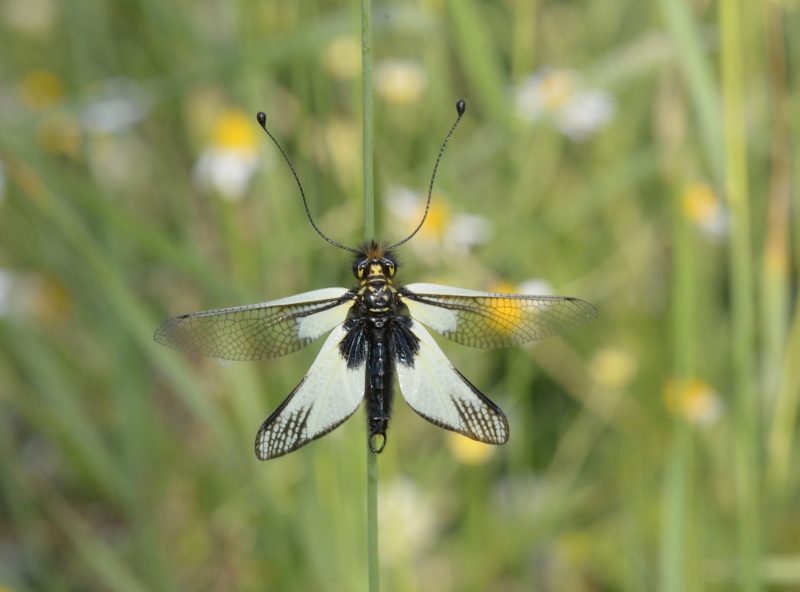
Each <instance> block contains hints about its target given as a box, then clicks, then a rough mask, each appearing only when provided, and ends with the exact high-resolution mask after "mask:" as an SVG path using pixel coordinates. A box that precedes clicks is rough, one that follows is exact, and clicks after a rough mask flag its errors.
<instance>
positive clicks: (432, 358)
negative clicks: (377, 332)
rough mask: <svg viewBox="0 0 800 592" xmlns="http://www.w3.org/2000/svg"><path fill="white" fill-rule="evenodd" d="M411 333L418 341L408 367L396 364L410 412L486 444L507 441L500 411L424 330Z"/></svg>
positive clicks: (414, 327) (415, 327) (419, 328)
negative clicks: (457, 368) (456, 367)
mask: <svg viewBox="0 0 800 592" xmlns="http://www.w3.org/2000/svg"><path fill="white" fill-rule="evenodd" d="M411 331H412V332H413V333H414V335H416V336H417V337H418V338H419V342H420V343H419V352H418V354H417V355H416V356H415V357H414V359H413V363H412V364H397V378H398V380H399V382H400V391H401V392H402V394H403V398H404V399H405V400H406V402H407V403H408V404H409V405H410V406H411V408H412V409H414V411H416V412H417V413H419V414H420V415H421V416H422V417H424V418H425V419H427V420H428V421H430V422H431V423H434V424H436V425H438V426H441V427H443V428H446V429H448V430H452V431H454V432H458V433H459V434H463V435H464V436H467V437H469V438H472V439H473V440H478V441H479V442H485V443H487V444H504V443H505V442H506V441H507V440H508V421H507V420H506V416H505V415H504V414H503V412H502V411H501V410H500V408H499V407H498V406H497V405H495V404H494V403H492V402H491V401H490V400H489V399H488V398H487V397H486V396H485V395H483V393H481V392H480V391H479V390H478V389H477V388H475V387H474V386H473V385H472V384H471V383H470V382H469V381H468V380H467V379H466V378H464V376H463V375H462V374H461V373H460V372H459V371H458V370H456V369H455V368H453V366H452V364H450V361H449V360H448V359H447V357H446V356H445V355H444V352H442V350H441V349H440V348H439V346H438V345H436V342H435V341H434V340H433V337H431V334H430V333H428V332H427V331H426V330H425V328H424V327H422V326H421V325H420V324H419V323H417V322H416V321H415V322H413V324H412V326H411Z"/></svg>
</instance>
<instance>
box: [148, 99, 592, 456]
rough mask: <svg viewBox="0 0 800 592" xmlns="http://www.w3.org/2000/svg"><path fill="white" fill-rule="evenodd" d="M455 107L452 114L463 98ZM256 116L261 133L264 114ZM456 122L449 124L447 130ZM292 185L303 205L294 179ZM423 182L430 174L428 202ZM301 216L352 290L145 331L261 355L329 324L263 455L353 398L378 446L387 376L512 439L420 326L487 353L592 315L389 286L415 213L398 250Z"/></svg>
mask: <svg viewBox="0 0 800 592" xmlns="http://www.w3.org/2000/svg"><path fill="white" fill-rule="evenodd" d="M458 111H459V120H460V118H461V115H462V114H463V112H464V102H463V101H459V103H458ZM259 122H261V124H262V127H264V129H265V131H266V126H265V119H264V116H263V114H261V113H260V114H259ZM456 124H458V120H457V121H456ZM454 129H455V125H453V128H452V129H451V130H450V134H452V132H453V130H454ZM267 133H268V134H269V131H267ZM450 134H448V136H447V139H446V140H445V142H444V145H443V146H442V150H441V151H440V153H439V159H441V155H442V153H443V151H444V148H445V146H446V145H447V141H448V140H449V138H450ZM270 137H271V138H272V135H271V134H270ZM272 139H273V141H274V138H272ZM275 143H276V145H278V144H277V142H275ZM278 148H279V149H280V145H278ZM281 152H283V150H282V149H281ZM284 156H286V154H285V153H284ZM439 159H437V161H436V166H435V167H434V177H435V174H436V168H437V167H438V164H439ZM287 162H288V158H287ZM290 166H291V163H290ZM292 171H293V172H294V168H292ZM295 178H297V175H296V174H295ZM298 186H299V187H300V192H301V195H302V196H303V201H304V203H306V200H305V194H304V193H303V190H302V186H301V185H300V182H299V180H298ZM432 188H433V178H432V179H431V185H430V189H429V192H428V204H430V196H431V193H432ZM306 212H307V213H308V216H309V220H311V223H312V225H313V226H314V228H315V230H317V232H318V233H319V234H320V235H321V236H322V237H323V238H325V239H326V240H327V241H328V242H330V243H332V244H334V245H336V246H339V247H341V248H343V249H346V250H349V251H351V252H353V253H354V254H355V260H354V263H353V274H354V275H355V277H356V279H357V280H358V286H357V287H356V288H353V289H350V290H348V289H346V288H325V289H322V290H315V291H313V292H307V293H304V294H298V295H296V296H291V297H289V298H284V299H282V300H275V301H272V302H264V303H261V304H253V305H249V306H238V307H234V308H226V309H217V310H209V311H204V312H197V313H190V314H186V315H182V316H179V317H175V318H173V319H170V320H169V321H167V322H166V323H164V324H163V325H161V327H159V328H158V329H157V330H156V333H155V336H154V337H155V340H156V341H157V342H158V343H161V344H163V345H167V346H169V347H173V348H176V349H179V350H183V351H188V352H194V353H198V354H202V355H206V356H213V357H218V358H223V359H228V360H260V359H267V358H277V357H280V356H283V355H286V354H288V353H291V352H294V351H297V350H299V349H301V348H303V347H305V346H306V345H308V344H309V343H311V342H312V341H314V340H315V339H317V338H319V337H321V336H322V335H324V334H325V333H327V332H329V331H330V335H329V336H328V338H327V340H326V341H325V343H324V345H323V346H322V350H321V351H320V353H319V355H318V356H317V358H316V360H315V361H314V363H313V364H312V366H311V368H310V369H309V370H308V372H307V373H306V375H305V377H304V378H303V380H302V381H301V382H300V384H298V385H297V387H295V389H294V390H293V391H292V392H291V394H290V395H289V396H288V397H287V398H286V400H285V401H284V402H283V403H282V404H281V405H280V407H278V409H277V410H275V412H274V413H273V414H272V415H270V416H269V417H268V418H267V420H266V421H265V422H264V423H263V424H262V426H261V428H260V429H259V431H258V435H257V436H256V443H255V451H256V456H257V457H258V458H259V459H260V460H267V459H270V458H275V457H277V456H281V455H283V454H286V453H288V452H291V451H293V450H296V449H297V448H299V447H301V446H303V445H304V444H306V443H308V442H310V441H311V440H314V439H316V438H319V437H320V436H323V435H325V434H327V433H328V432H330V431H331V430H333V429H335V428H336V427H338V426H339V425H341V424H342V423H343V422H344V421H345V420H346V419H347V418H348V417H350V416H351V415H352V414H353V413H355V411H356V409H357V408H358V407H359V405H360V404H361V403H362V401H365V402H366V404H365V407H366V412H367V425H368V431H369V439H368V443H369V447H370V450H372V451H373V452H381V451H382V450H383V448H384V446H385V445H386V430H387V427H388V423H389V416H390V412H391V407H392V396H393V387H394V380H395V377H396V378H397V380H398V382H399V384H400V391H401V393H402V395H403V397H404V399H405V400H406V401H407V402H408V404H409V405H410V406H411V407H412V408H413V409H414V410H415V411H416V412H417V413H419V414H420V415H421V416H422V417H424V418H425V419H427V420H428V421H430V422H432V423H434V424H436V425H439V426H441V427H444V428H446V429H449V430H452V431H454V432H458V433H460V434H463V435H465V436H467V437H469V438H472V439H474V440H478V441H481V442H486V443H488V444H503V443H505V442H506V441H507V440H508V435H509V430H508V421H507V420H506V417H505V415H504V414H503V412H502V411H501V410H500V408H499V407H497V405H495V404H494V403H492V402H491V401H490V400H489V399H488V398H487V397H486V396H485V395H483V394H482V393H481V392H480V391H479V390H478V389H477V388H475V386H473V385H472V383H470V382H469V381H468V380H467V379H466V378H465V377H464V376H463V375H462V374H461V373H460V372H459V371H458V370H456V369H455V368H454V367H453V366H452V365H451V364H450V362H449V361H448V359H447V358H446V357H445V355H444V353H443V352H442V350H441V349H440V348H439V346H438V345H437V344H436V342H435V341H434V340H433V338H432V337H431V335H430V333H428V331H427V330H426V329H425V328H424V327H423V325H427V326H428V327H430V328H431V329H433V330H434V331H436V332H438V333H440V334H442V335H444V336H445V337H447V338H448V339H451V340H453V341H456V342H457V343H461V344H464V345H470V346H473V347H480V348H494V347H506V346H511V345H519V344H523V343H528V342H531V341H536V340H538V339H542V338H544V337H548V336H550V335H555V334H558V333H562V332H564V331H567V330H569V329H573V328H575V327H579V326H581V325H583V324H585V323H587V322H589V321H591V320H592V319H593V318H594V316H595V314H596V313H595V309H594V307H593V306H592V305H591V304H589V303H587V302H584V301H582V300H578V299H575V298H565V297H560V296H517V295H509V294H493V293H488V292H476V291H472V290H464V289H462V288H452V287H447V286H440V285H436V284H411V285H408V286H405V287H401V286H398V285H395V283H394V277H395V274H396V272H397V268H398V264H397V260H396V259H395V258H394V257H393V256H392V254H391V251H393V250H394V249H395V248H396V247H398V246H400V245H401V244H403V243H405V242H406V241H408V240H409V239H410V238H411V237H413V236H414V234H416V232H417V231H418V230H419V228H420V227H421V226H422V223H423V222H424V220H425V218H424V217H423V220H422V222H420V224H419V226H418V227H417V229H416V230H415V231H414V232H413V233H412V234H411V235H410V236H409V237H408V238H406V239H405V240H403V241H401V242H399V243H397V244H395V245H392V246H384V245H382V244H379V243H377V242H375V241H370V242H367V243H365V244H364V245H362V246H361V247H360V248H358V249H353V248H350V247H346V246H343V245H340V244H338V243H336V242H334V241H332V240H331V239H329V238H328V237H327V236H325V235H324V234H323V233H322V232H321V231H320V230H319V229H318V228H317V226H316V224H314V221H313V219H312V218H311V215H310V213H309V212H308V206H307V204H306ZM426 214H427V209H426Z"/></svg>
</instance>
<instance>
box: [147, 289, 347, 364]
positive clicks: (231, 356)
mask: <svg viewBox="0 0 800 592" xmlns="http://www.w3.org/2000/svg"><path fill="white" fill-rule="evenodd" d="M354 297H355V295H354V294H352V293H351V292H349V291H348V290H346V289H345V288H325V289H322V290H314V291H313V292H305V293H303V294H297V295H295V296H290V297H289V298H283V299H281V300H273V301H271V302H262V303H261V304H250V305H248V306H236V307H233V308H220V309H217V310H206V311H203V312H193V313H189V314H185V315H181V316H179V317H175V318H172V319H170V320H168V321H167V322H166V323H164V324H163V325H161V326H160V327H159V328H158V329H156V332H155V335H153V338H154V339H155V340H156V341H157V342H158V343H160V344H162V345H166V346H168V347H172V348H174V349H179V350H181V351H185V352H191V353H196V354H200V355H203V356H211V357H215V358H222V359H224V360H237V361H240V360H264V359H267V358H278V357H280V356H285V355H286V354H289V353H292V352H294V351H297V350H299V349H301V348H303V347H305V346H307V345H308V344H309V343H311V342H312V341H314V340H315V339H317V338H318V337H320V336H321V335H323V334H324V333H326V332H327V331H330V330H331V329H332V328H333V327H335V326H336V325H339V324H341V323H343V322H344V320H345V318H346V317H347V311H348V310H349V309H350V307H351V306H352V305H353V298H354Z"/></svg>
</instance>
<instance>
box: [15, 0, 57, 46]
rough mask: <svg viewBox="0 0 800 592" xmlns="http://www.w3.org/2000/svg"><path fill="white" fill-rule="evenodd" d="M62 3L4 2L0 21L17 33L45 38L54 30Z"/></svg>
mask: <svg viewBox="0 0 800 592" xmlns="http://www.w3.org/2000/svg"><path fill="white" fill-rule="evenodd" d="M62 4H63V3H61V2H58V1H57V0H5V1H4V2H2V3H0V11H2V13H0V21H2V22H3V24H4V25H5V26H6V27H8V29H11V30H14V31H16V32H19V33H23V34H26V35H31V36H33V37H36V38H46V37H48V36H49V34H50V33H51V32H52V31H53V30H54V29H55V25H56V23H57V21H58V17H59V11H60V9H61V6H62Z"/></svg>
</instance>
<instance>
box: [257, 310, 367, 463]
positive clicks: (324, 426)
mask: <svg viewBox="0 0 800 592" xmlns="http://www.w3.org/2000/svg"><path fill="white" fill-rule="evenodd" d="M346 334H347V331H346V330H345V329H344V327H343V326H341V325H340V326H339V327H337V328H336V329H334V331H333V332H332V333H331V334H330V336H329V337H328V339H327V340H326V341H325V345H323V346H322V350H321V351H320V353H319V355H318V356H317V359H316V360H314V364H313V365H312V366H311V368H310V369H309V370H308V373H307V374H306V375H305V377H304V378H303V380H302V381H301V382H300V384H299V385H297V387H296V388H295V389H294V391H292V393H291V394H290V395H289V396H288V397H287V398H286V400H285V401H284V402H283V403H282V404H281V406H280V407H278V409H277V410H276V411H275V413H273V414H272V415H271V416H270V417H269V418H268V419H267V420H266V421H265V422H264V424H263V425H262V426H261V429H259V430H258V435H257V436H256V445H255V447H256V456H257V457H258V458H259V460H267V459H270V458H275V457H276V456H282V455H284V454H287V453H289V452H292V451H293V450H297V449H298V448H300V447H301V446H303V445H304V444H307V443H308V442H311V441H312V440H315V439H316V438H319V437H321V436H324V435H325V434H327V433H328V432H330V431H331V430H333V429H335V428H336V427H338V426H340V425H341V424H342V423H344V421H345V420H346V419H347V418H348V417H350V416H351V415H353V413H355V411H356V409H358V406H359V404H360V403H361V401H362V400H363V399H364V386H365V381H364V372H365V368H364V367H365V365H366V362H362V364H361V365H360V366H358V367H354V368H348V367H347V361H346V360H345V358H344V357H343V356H342V354H341V352H340V351H339V344H340V343H341V341H342V340H343V339H344V337H345V335H346Z"/></svg>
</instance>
